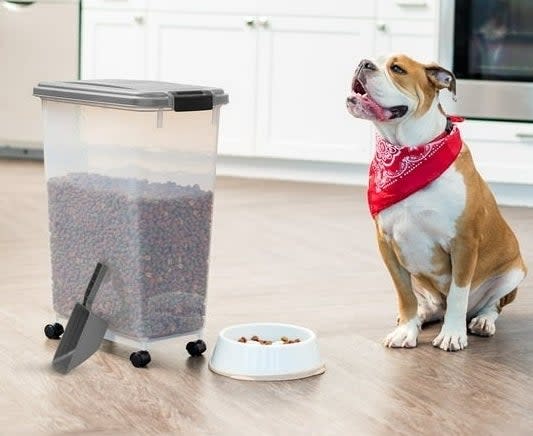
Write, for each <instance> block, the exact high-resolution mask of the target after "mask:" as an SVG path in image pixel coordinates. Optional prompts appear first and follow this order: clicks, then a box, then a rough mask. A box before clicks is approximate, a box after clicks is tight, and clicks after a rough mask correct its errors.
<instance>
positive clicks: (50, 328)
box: [44, 322, 65, 339]
mask: <svg viewBox="0 0 533 436" xmlns="http://www.w3.org/2000/svg"><path fill="white" fill-rule="evenodd" d="M64 332H65V329H64V328H63V326H62V325H61V324H59V323H58V322H56V323H55V324H47V325H45V326H44V334H45V335H46V337H47V338H48V339H59V338H60V337H61V335H62V334H63V333H64Z"/></svg>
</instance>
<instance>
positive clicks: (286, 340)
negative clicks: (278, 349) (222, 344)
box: [237, 335, 300, 345]
mask: <svg viewBox="0 0 533 436" xmlns="http://www.w3.org/2000/svg"><path fill="white" fill-rule="evenodd" d="M237 342H241V343H243V344H247V343H250V342H253V343H258V344H260V345H272V344H276V345H288V344H296V343H298V342H300V339H299V338H296V339H289V338H288V337H287V336H282V337H281V338H280V340H279V341H270V340H267V339H261V338H259V336H257V335H254V336H252V337H251V338H250V339H246V338H245V337H244V336H241V337H240V338H239V339H238V340H237Z"/></svg>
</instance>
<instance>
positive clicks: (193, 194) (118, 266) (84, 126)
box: [34, 80, 228, 341]
mask: <svg viewBox="0 0 533 436" xmlns="http://www.w3.org/2000/svg"><path fill="white" fill-rule="evenodd" d="M34 95H36V96H38V97H40V98H41V99H42V104H43V118H44V156H45V168H46V178H47V185H48V213H49V228H50V252H51V265H52V282H53V284H52V286H53V289H52V294H53V304H54V309H55V311H56V312H57V313H58V314H59V315H61V316H64V317H67V316H68V315H69V314H70V312H71V310H72V308H73V306H74V304H75V303H76V302H79V301H81V299H82V297H83V293H84V291H85V287H86V285H87V281H88V279H89V278H90V277H91V274H92V272H93V269H94V265H95V264H96V263H97V262H103V263H105V264H106V265H107V266H108V268H109V273H108V277H107V279H106V281H105V282H104V283H103V284H102V286H101V288H100V290H99V292H98V295H97V297H96V299H95V301H94V302H93V306H92V311H93V312H94V313H95V314H96V315H98V316H100V317H101V318H103V319H105V320H106V321H107V322H108V323H109V329H110V331H111V332H113V333H115V334H117V335H121V336H124V337H126V338H132V339H135V340H140V341H147V340H152V339H160V338H166V337H170V336H177V335H187V334H191V333H194V332H198V331H200V330H201V329H202V328H203V325H204V316H205V302H206V292H207V276H208V262H209V245H210V233H211V217H212V206H213V187H214V178H215V159H216V150H217V137H218V122H219V109H220V107H221V105H223V104H225V103H227V101H228V96H227V94H225V93H224V91H223V90H221V89H217V88H207V87H198V86H189V85H180V84H173V83H163V82H148V81H121V80H102V81H76V82H43V83H40V84H39V85H38V86H37V87H36V88H35V89H34Z"/></svg>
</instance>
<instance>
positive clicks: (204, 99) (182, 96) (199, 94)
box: [169, 91, 213, 112]
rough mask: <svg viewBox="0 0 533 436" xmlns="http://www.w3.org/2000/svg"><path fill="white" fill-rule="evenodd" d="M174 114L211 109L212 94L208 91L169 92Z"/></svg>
mask: <svg viewBox="0 0 533 436" xmlns="http://www.w3.org/2000/svg"><path fill="white" fill-rule="evenodd" d="M169 99H170V105H171V107H172V109H173V110H174V112H190V111H206V110H211V109H213V94H212V93H211V92H210V91H208V92H205V91H175V92H172V91H171V92H169Z"/></svg>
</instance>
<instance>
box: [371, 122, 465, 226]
mask: <svg viewBox="0 0 533 436" xmlns="http://www.w3.org/2000/svg"><path fill="white" fill-rule="evenodd" d="M462 145H463V141H462V139H461V135H460V133H459V129H458V128H457V126H455V125H454V126H453V127H452V130H451V132H450V133H449V134H444V135H441V136H439V137H437V138H435V139H434V140H433V141H431V142H429V143H427V144H422V145H419V146H417V147H413V148H408V147H398V146H396V145H394V144H391V143H390V142H388V141H387V140H386V139H385V138H383V137H381V136H379V135H376V149H375V154H374V158H373V159H372V162H371V164H370V171H369V183H368V205H369V208H370V212H371V213H372V216H375V215H377V214H378V213H379V212H380V211H381V210H383V209H385V208H387V207H390V206H392V205H393V204H395V203H397V202H399V201H401V200H403V199H404V198H406V197H408V196H409V195H411V194H413V193H414V192H416V191H418V190H419V189H422V188H423V187H425V186H426V185H428V184H429V183H431V182H432V181H434V180H435V179H436V178H437V177H439V176H440V175H441V174H442V173H443V172H444V171H446V169H448V168H449V166H450V165H451V164H452V163H453V162H454V161H455V159H456V158H457V156H458V154H459V152H460V151H461V148H462Z"/></svg>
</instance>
